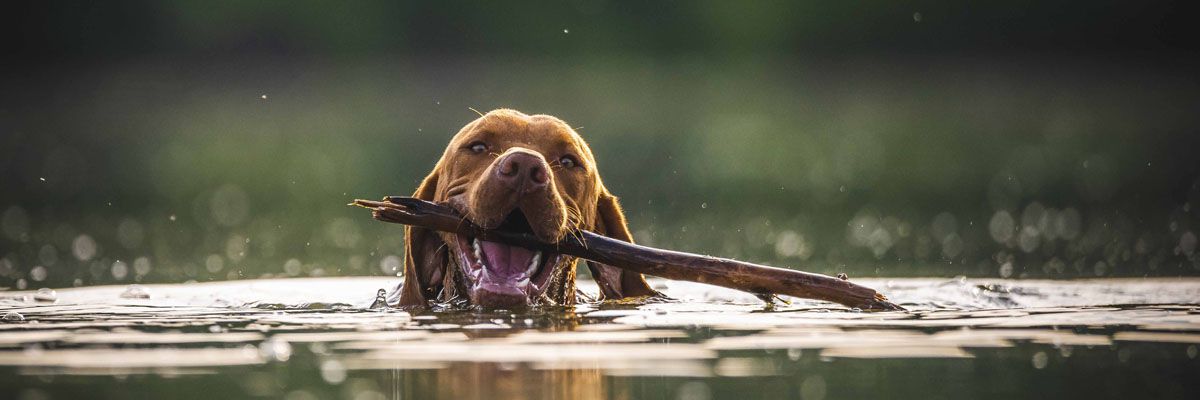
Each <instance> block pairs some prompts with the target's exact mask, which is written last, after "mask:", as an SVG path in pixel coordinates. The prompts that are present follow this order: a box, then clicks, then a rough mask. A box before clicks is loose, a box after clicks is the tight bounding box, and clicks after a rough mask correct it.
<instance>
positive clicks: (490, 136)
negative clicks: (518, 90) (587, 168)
mask: <svg viewBox="0 0 1200 400" xmlns="http://www.w3.org/2000/svg"><path fill="white" fill-rule="evenodd" d="M474 140H485V141H486V140H511V141H516V142H521V143H522V144H526V145H533V144H536V145H542V146H550V147H553V148H558V149H564V150H567V149H569V150H572V151H574V152H578V153H580V154H579V155H580V156H582V157H584V158H585V159H586V160H587V161H589V162H590V161H593V160H594V157H593V155H592V151H591V149H590V148H589V147H588V145H587V142H585V141H584V140H583V137H581V136H579V133H577V132H575V130H574V129H572V128H571V126H570V125H568V124H567V123H566V122H564V121H563V120H561V119H559V118H557V117H554V116H550V115H544V114H536V115H526V114H524V113H521V112H520V111H516V110H508V109H501V110H495V111H491V112H489V113H487V114H484V115H483V116H481V117H479V118H478V119H476V120H475V121H472V122H471V123H470V124H468V125H467V126H465V127H464V128H463V130H462V131H460V132H459V133H458V135H456V136H455V138H454V140H453V142H454V143H459V144H460V145H461V144H466V143H464V142H466V141H474Z"/></svg>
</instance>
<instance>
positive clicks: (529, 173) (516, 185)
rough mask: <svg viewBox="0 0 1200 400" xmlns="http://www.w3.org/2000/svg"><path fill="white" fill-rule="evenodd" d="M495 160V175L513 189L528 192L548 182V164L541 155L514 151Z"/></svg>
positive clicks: (540, 187) (542, 186)
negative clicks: (496, 163) (496, 166)
mask: <svg viewBox="0 0 1200 400" xmlns="http://www.w3.org/2000/svg"><path fill="white" fill-rule="evenodd" d="M497 162H498V163H499V164H498V166H499V168H496V176H497V177H498V178H499V179H500V181H501V182H504V184H505V185H507V186H508V187H510V188H512V189H513V190H517V191H520V192H521V193H530V192H533V191H536V190H539V189H542V188H544V187H546V184H547V183H548V182H550V175H549V174H548V171H549V169H550V166H549V165H547V164H546V160H545V159H544V158H542V156H541V155H538V154H534V153H531V152H525V151H515V152H511V153H508V154H505V155H503V156H501V157H500V159H499V160H497Z"/></svg>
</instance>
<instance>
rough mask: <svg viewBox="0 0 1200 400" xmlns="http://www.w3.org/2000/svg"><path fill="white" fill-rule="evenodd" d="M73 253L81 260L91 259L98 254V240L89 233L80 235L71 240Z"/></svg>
mask: <svg viewBox="0 0 1200 400" xmlns="http://www.w3.org/2000/svg"><path fill="white" fill-rule="evenodd" d="M71 253H72V254H74V255H75V258H76V259H78V260H79V261H87V260H91V259H92V257H95V256H96V241H95V240H93V239H92V237H91V236H88V235H79V236H78V237H76V238H75V240H74V241H73V242H71Z"/></svg>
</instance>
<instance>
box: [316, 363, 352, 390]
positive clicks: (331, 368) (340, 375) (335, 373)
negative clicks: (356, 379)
mask: <svg viewBox="0 0 1200 400" xmlns="http://www.w3.org/2000/svg"><path fill="white" fill-rule="evenodd" d="M321 379H324V380H325V382H329V383H330V384H334V385H336V384H339V383H342V381H344V380H346V366H344V365H342V362H341V361H338V360H325V361H324V362H322V363H321Z"/></svg>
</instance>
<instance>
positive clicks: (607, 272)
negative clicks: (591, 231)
mask: <svg viewBox="0 0 1200 400" xmlns="http://www.w3.org/2000/svg"><path fill="white" fill-rule="evenodd" d="M594 228H595V230H596V233H599V234H601V235H604V236H608V237H610V238H613V239H617V240H621V241H625V242H629V243H633V235H632V234H630V233H629V227H628V226H627V225H626V223H625V214H624V213H622V212H621V205H620V204H619V203H617V198H616V196H613V195H612V194H611V193H609V192H608V190H606V189H605V190H601V192H600V198H599V199H597V200H596V224H595V227H594ZM588 269H589V270H591V271H592V278H593V279H595V280H596V283H597V284H598V285H600V297H601V298H602V299H619V298H623V297H631V296H656V295H659V293H658V292H657V291H655V290H654V289H651V288H650V285H649V284H647V283H646V279H645V278H643V277H642V274H639V273H636V272H631V271H626V270H623V269H620V268H617V267H614V266H611V265H606V264H601V263H598V262H595V261H588Z"/></svg>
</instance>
